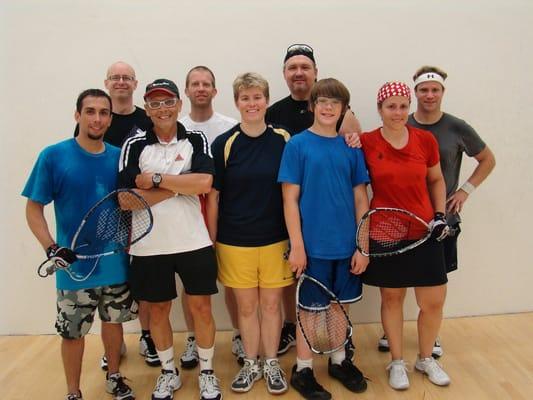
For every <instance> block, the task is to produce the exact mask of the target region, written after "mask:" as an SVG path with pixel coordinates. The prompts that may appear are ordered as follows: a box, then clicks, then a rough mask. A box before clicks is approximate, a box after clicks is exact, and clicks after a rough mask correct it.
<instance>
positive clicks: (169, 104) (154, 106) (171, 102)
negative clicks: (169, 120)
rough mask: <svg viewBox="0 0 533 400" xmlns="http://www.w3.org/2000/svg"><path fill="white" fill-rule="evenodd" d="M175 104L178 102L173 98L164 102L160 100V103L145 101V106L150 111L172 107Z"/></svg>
mask: <svg viewBox="0 0 533 400" xmlns="http://www.w3.org/2000/svg"><path fill="white" fill-rule="evenodd" d="M177 102H178V98H177V97H173V98H171V99H166V100H161V101H157V100H153V101H147V102H146V105H147V106H148V108H149V109H151V110H157V109H158V108H161V107H163V106H165V107H174V106H175V105H176V103H177Z"/></svg>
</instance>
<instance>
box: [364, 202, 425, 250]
mask: <svg viewBox="0 0 533 400" xmlns="http://www.w3.org/2000/svg"><path fill="white" fill-rule="evenodd" d="M430 236H431V229H430V226H429V225H428V224H427V223H426V222H425V221H424V220H423V219H421V218H420V217H418V216H416V215H415V214H413V213H411V212H409V211H407V210H402V209H400V208H385V207H378V208H373V209H371V210H368V211H367V212H366V213H365V215H363V217H362V218H361V221H359V225H358V226H357V249H358V250H359V251H360V252H361V253H362V254H363V255H365V256H370V257H384V256H392V255H396V254H401V253H405V252H406V251H409V250H411V249H414V248H415V247H417V246H419V245H421V244H422V243H424V242H425V241H426V240H428V239H429V237H430Z"/></svg>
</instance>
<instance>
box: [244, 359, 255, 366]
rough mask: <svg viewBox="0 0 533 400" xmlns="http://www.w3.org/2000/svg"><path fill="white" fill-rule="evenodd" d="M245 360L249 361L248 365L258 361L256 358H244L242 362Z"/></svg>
mask: <svg viewBox="0 0 533 400" xmlns="http://www.w3.org/2000/svg"><path fill="white" fill-rule="evenodd" d="M246 361H248V362H249V363H250V365H255V364H257V362H258V360H257V358H245V359H244V362H246Z"/></svg>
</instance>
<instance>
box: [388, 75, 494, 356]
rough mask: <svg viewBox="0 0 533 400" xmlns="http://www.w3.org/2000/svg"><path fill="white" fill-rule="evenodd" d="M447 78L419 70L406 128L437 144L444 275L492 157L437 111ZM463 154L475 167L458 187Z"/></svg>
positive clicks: (451, 267) (472, 134)
mask: <svg viewBox="0 0 533 400" xmlns="http://www.w3.org/2000/svg"><path fill="white" fill-rule="evenodd" d="M447 76H448V75H447V74H446V72H444V71H442V70H441V69H440V68H437V67H432V66H423V67H421V68H419V69H418V70H417V71H416V72H415V74H414V76H413V81H414V84H415V96H416V100H417V108H416V111H415V112H414V113H413V114H411V115H409V120H408V124H409V125H412V126H415V127H417V128H420V129H425V130H427V131H430V132H431V133H433V135H435V137H436V138H437V141H438V142H439V153H440V165H441V168H442V173H443V175H444V180H445V181H446V199H447V200H446V212H447V220H448V224H449V225H450V226H451V227H452V231H453V232H454V234H453V235H452V236H449V237H447V238H446V239H444V240H443V244H444V257H445V260H446V270H447V272H451V271H455V270H456V269H457V236H458V235H459V233H460V232H461V229H460V227H459V223H460V222H461V218H460V216H459V212H460V211H461V210H462V209H463V205H464V203H465V201H466V200H467V199H468V197H469V196H470V195H471V194H472V192H473V191H474V190H475V189H476V187H478V186H479V185H480V184H481V183H482V182H483V181H484V180H485V178H487V176H489V174H490V173H491V172H492V169H493V168H494V166H495V165H496V160H495V158H494V154H493V153H492V151H491V150H490V149H489V147H488V146H487V145H486V144H485V142H484V141H483V140H482V139H481V138H480V137H479V135H478V134H477V133H476V131H475V130H474V129H473V128H472V127H471V126H470V125H468V124H467V123H466V122H465V121H463V120H462V119H459V118H457V117H454V116H453V115H450V114H447V113H445V112H443V111H442V110H441V103H442V98H443V96H444V90H445V87H444V81H445V80H446V77H447ZM463 153H466V155H467V156H469V157H474V158H475V159H476V160H477V162H478V164H477V166H476V168H475V169H474V171H473V172H472V174H471V175H470V176H469V177H468V179H467V180H466V181H465V182H464V183H463V184H462V185H461V186H459V174H460V172H461V161H462V159H463ZM378 349H379V350H380V351H388V350H389V343H388V340H387V337H386V336H383V337H382V338H381V339H380V340H379V342H378ZM442 354H443V351H442V347H441V346H440V343H439V340H438V339H437V341H436V342H435V345H434V346H433V357H435V358H438V357H440V356H441V355H442Z"/></svg>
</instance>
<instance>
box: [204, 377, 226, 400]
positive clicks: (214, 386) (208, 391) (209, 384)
mask: <svg viewBox="0 0 533 400" xmlns="http://www.w3.org/2000/svg"><path fill="white" fill-rule="evenodd" d="M198 383H199V386H200V400H221V399H222V391H221V390H220V382H219V380H218V378H217V377H216V376H215V373H214V372H213V371H212V370H204V371H202V372H200V376H199V377H198Z"/></svg>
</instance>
